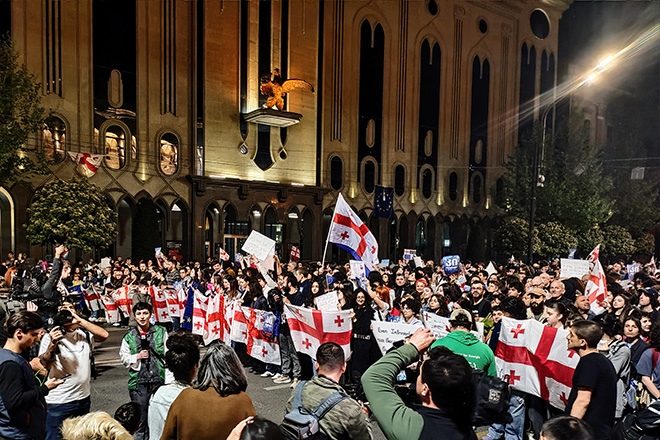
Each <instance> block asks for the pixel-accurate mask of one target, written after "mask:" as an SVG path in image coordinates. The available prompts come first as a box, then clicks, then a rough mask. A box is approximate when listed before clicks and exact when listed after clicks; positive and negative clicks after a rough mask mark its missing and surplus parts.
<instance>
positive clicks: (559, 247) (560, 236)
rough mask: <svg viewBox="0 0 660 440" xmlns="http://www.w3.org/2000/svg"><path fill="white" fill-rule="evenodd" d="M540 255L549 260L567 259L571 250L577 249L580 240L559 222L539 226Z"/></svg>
mask: <svg viewBox="0 0 660 440" xmlns="http://www.w3.org/2000/svg"><path fill="white" fill-rule="evenodd" d="M538 237H539V242H540V245H539V254H541V255H543V256H544V257H547V258H555V257H565V256H566V255H568V253H569V250H570V249H575V248H576V247H577V244H578V240H577V238H576V237H575V234H574V233H573V231H572V230H571V229H570V228H568V227H566V226H564V225H562V224H561V223H557V222H547V223H543V224H541V225H539V228H538Z"/></svg>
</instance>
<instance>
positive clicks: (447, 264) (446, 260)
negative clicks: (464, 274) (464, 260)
mask: <svg viewBox="0 0 660 440" xmlns="http://www.w3.org/2000/svg"><path fill="white" fill-rule="evenodd" d="M460 265H461V257H460V256H458V255H447V256H446V257H442V270H444V271H445V274H447V275H449V274H452V273H456V272H458V271H459V270H460Z"/></svg>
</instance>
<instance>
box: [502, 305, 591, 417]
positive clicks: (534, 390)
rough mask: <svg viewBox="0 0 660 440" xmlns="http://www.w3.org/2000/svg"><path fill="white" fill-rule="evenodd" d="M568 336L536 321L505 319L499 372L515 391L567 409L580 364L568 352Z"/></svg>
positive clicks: (564, 331)
mask: <svg viewBox="0 0 660 440" xmlns="http://www.w3.org/2000/svg"><path fill="white" fill-rule="evenodd" d="M567 333H568V331H567V330H564V329H556V328H553V327H547V326H544V325H543V324H541V323H540V322H538V321H536V320H534V319H526V320H524V321H518V320H515V319H511V318H502V329H501V330H500V339H499V342H498V343H497V350H495V360H496V362H497V370H498V371H499V372H500V374H501V375H502V376H503V375H507V376H509V384H510V385H511V387H512V388H514V389H517V390H520V391H524V392H526V393H529V394H533V395H535V396H539V397H541V398H543V399H544V400H546V401H548V402H550V404H551V405H552V406H554V407H556V408H559V409H564V408H565V407H566V401H567V396H568V394H569V393H570V391H571V386H572V384H573V373H574V371H575V367H576V366H577V363H578V360H579V357H578V356H575V355H574V353H572V352H570V351H569V350H568V346H567V342H566V335H567Z"/></svg>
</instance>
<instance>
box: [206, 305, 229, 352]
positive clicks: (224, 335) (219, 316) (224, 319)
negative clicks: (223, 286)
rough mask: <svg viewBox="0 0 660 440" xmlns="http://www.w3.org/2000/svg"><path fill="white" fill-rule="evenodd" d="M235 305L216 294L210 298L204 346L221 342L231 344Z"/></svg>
mask: <svg viewBox="0 0 660 440" xmlns="http://www.w3.org/2000/svg"><path fill="white" fill-rule="evenodd" d="M233 314H234V303H233V302H232V301H230V300H229V299H228V298H227V297H226V296H224V295H222V294H220V293H216V294H213V295H211V296H209V302H208V306H207V309H206V326H207V331H206V332H205V333H204V344H206V345H208V344H210V343H211V342H212V341H215V340H220V341H222V342H224V343H225V344H230V343H231V340H230V337H229V336H230V334H231V324H232V321H233Z"/></svg>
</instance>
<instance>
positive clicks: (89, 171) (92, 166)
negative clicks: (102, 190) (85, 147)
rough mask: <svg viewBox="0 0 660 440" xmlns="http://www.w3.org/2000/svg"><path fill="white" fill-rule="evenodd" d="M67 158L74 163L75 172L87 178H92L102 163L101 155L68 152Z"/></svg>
mask: <svg viewBox="0 0 660 440" xmlns="http://www.w3.org/2000/svg"><path fill="white" fill-rule="evenodd" d="M69 157H70V158H71V160H72V161H74V162H75V163H76V171H78V173H80V175H82V176H85V177H87V178H90V177H93V176H94V174H96V172H97V171H98V170H99V166H100V165H101V162H103V155H102V154H90V153H72V152H69Z"/></svg>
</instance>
